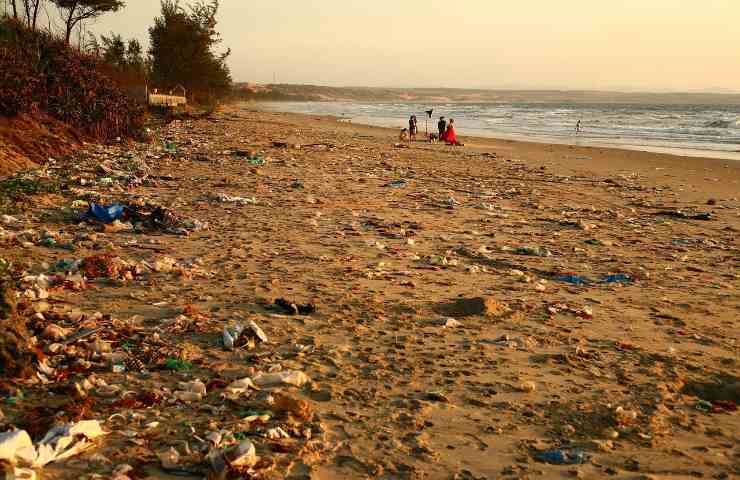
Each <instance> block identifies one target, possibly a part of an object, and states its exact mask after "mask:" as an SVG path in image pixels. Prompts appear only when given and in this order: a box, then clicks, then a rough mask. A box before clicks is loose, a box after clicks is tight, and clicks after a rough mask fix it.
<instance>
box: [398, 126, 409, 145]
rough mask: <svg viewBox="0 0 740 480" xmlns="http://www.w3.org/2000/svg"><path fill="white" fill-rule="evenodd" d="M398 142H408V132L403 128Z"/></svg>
mask: <svg viewBox="0 0 740 480" xmlns="http://www.w3.org/2000/svg"><path fill="white" fill-rule="evenodd" d="M398 141H399V142H408V141H409V130H408V129H407V128H404V129H403V130H401V133H400V134H399V135H398Z"/></svg>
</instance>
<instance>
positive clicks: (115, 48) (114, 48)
mask: <svg viewBox="0 0 740 480" xmlns="http://www.w3.org/2000/svg"><path fill="white" fill-rule="evenodd" d="M100 41H101V42H102V44H103V45H102V46H103V49H102V50H103V61H105V63H107V64H109V65H112V66H115V67H118V68H121V69H122V68H124V67H125V66H126V43H125V42H124V41H123V37H121V35H118V34H114V33H111V36H110V37H106V36H105V35H101V36H100Z"/></svg>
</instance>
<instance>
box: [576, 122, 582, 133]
mask: <svg viewBox="0 0 740 480" xmlns="http://www.w3.org/2000/svg"><path fill="white" fill-rule="evenodd" d="M579 133H581V120H580V119H579V120H578V123H576V135H578V134H579Z"/></svg>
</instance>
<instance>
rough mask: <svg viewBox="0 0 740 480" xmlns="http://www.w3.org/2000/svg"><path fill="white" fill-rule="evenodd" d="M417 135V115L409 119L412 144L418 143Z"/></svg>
mask: <svg viewBox="0 0 740 480" xmlns="http://www.w3.org/2000/svg"><path fill="white" fill-rule="evenodd" d="M417 133H418V127H417V126H416V115H411V118H409V139H410V140H411V141H412V142H415V141H416V134H417Z"/></svg>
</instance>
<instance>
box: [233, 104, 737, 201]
mask: <svg viewBox="0 0 740 480" xmlns="http://www.w3.org/2000/svg"><path fill="white" fill-rule="evenodd" d="M236 106H237V108H243V109H247V110H254V111H258V112H262V113H268V114H273V115H277V116H282V117H284V118H286V119H298V121H299V122H303V121H305V120H306V119H309V118H313V119H321V121H322V122H324V121H328V122H331V123H333V124H334V125H335V128H337V129H338V130H339V131H345V132H347V131H349V132H356V133H363V134H369V135H373V136H382V137H384V138H387V141H388V142H391V143H396V142H398V131H397V129H395V128H392V127H381V126H376V125H367V124H361V123H354V122H347V121H346V120H344V119H342V118H341V117H337V116H333V115H317V114H310V113H294V112H279V111H275V110H271V109H264V108H260V107H262V106H263V104H260V103H259V102H241V103H239V104H236ZM458 137H460V138H461V140H462V141H463V143H465V146H464V147H450V146H447V145H443V144H429V143H426V142H412V143H410V145H411V147H412V148H425V149H426V148H431V149H439V150H448V149H452V150H454V149H456V148H461V149H464V150H472V151H479V152H480V151H490V150H495V151H496V153H497V154H499V156H501V155H503V156H504V157H505V158H508V159H514V160H522V161H525V162H527V163H528V164H531V165H534V166H537V167H538V168H542V167H544V168H547V169H549V170H550V171H552V172H554V173H557V174H561V175H599V176H618V175H635V176H638V177H639V178H641V179H642V181H644V182H649V183H651V184H654V185H663V186H669V187H675V188H676V189H677V190H678V191H679V192H680V195H681V197H682V198H684V199H687V200H689V201H701V200H703V201H707V200H709V199H710V198H714V197H724V198H727V199H732V200H734V201H737V199H738V197H740V162H738V161H736V160H730V159H721V158H712V157H699V156H696V157H693V156H681V155H675V154H671V153H659V152H647V151H643V150H632V149H628V148H620V147H616V146H597V145H570V144H563V143H540V142H537V141H532V140H518V139H517V140H514V139H506V138H490V137H478V136H470V135H466V134H465V130H464V129H462V130H461V132H458Z"/></svg>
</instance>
